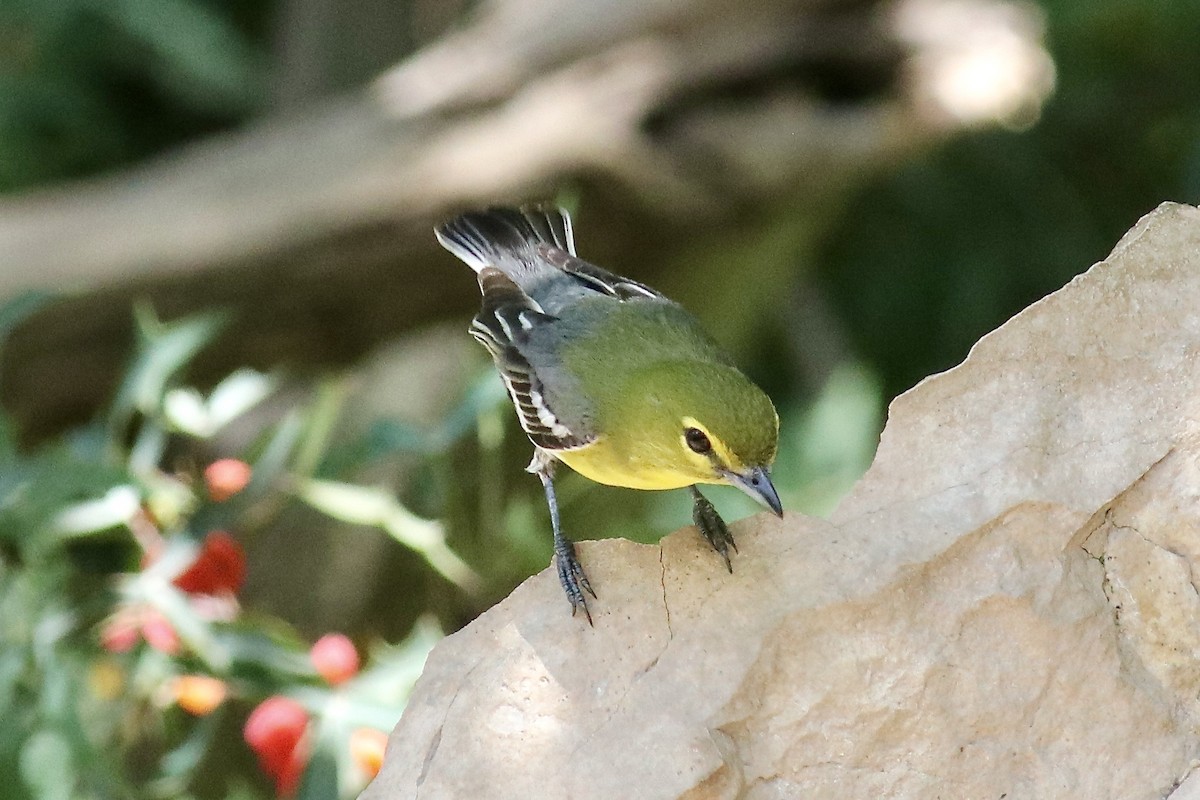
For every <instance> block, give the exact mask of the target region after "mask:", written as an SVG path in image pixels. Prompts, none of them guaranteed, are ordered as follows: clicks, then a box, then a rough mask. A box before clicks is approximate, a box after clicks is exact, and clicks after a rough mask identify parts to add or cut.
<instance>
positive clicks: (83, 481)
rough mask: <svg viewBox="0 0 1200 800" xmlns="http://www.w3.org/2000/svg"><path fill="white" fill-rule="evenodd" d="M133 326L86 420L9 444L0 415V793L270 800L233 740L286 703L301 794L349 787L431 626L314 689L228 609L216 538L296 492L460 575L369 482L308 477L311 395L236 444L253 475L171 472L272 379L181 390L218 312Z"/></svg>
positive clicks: (251, 623)
mask: <svg viewBox="0 0 1200 800" xmlns="http://www.w3.org/2000/svg"><path fill="white" fill-rule="evenodd" d="M32 307H33V303H31V301H30V300H29V299H28V298H22V299H19V300H18V301H15V302H13V303H11V304H9V305H7V306H4V307H0V326H3V325H4V324H5V321H11V320H14V319H16V318H17V317H19V316H20V315H21V314H22V313H23V312H24V311H27V310H28V309H30V308H32ZM136 317H137V322H138V326H137V327H138V341H137V348H136V353H135V355H134V358H133V359H132V360H131V363H130V365H129V369H128V372H127V375H126V377H125V379H124V381H123V382H122V384H121V386H120V388H119V389H118V391H117V393H116V397H115V399H114V401H113V403H112V406H111V408H110V409H109V410H108V412H107V414H106V415H105V416H104V418H102V419H101V420H100V421H98V422H96V423H94V424H92V425H89V426H86V427H85V428H83V429H81V430H78V431H75V432H73V433H71V434H70V435H68V436H67V437H65V438H64V439H63V440H62V441H59V442H52V443H49V444H47V445H44V446H42V447H40V448H39V449H37V450H35V451H33V452H22V451H20V450H19V449H18V448H17V447H16V445H15V436H14V432H13V431H12V430H11V427H10V425H9V424H8V422H7V420H6V419H5V418H4V417H3V415H0V640H3V641H4V643H5V646H4V648H3V649H0V719H3V720H4V724H3V725H0V782H2V783H3V785H4V786H5V797H6V798H13V800H22V798H29V799H30V800H33V798H38V799H39V800H46V799H47V798H64V800H67V799H69V798H88V797H122V798H167V797H180V796H195V797H216V796H243V797H247V798H252V797H261V796H265V795H266V794H267V793H266V792H264V789H265V786H264V782H263V779H262V777H261V776H260V775H259V774H258V771H257V770H256V769H255V768H254V767H253V759H252V758H251V757H249V754H248V751H247V749H246V745H244V744H242V742H241V741H240V737H239V736H237V735H236V733H233V732H235V731H237V730H239V729H240V728H241V726H242V724H243V723H244V722H245V720H246V716H245V715H246V712H247V710H248V709H249V707H250V706H251V705H252V704H254V703H257V702H258V701H261V700H263V699H264V698H267V697H270V696H284V697H288V698H291V699H292V700H294V701H296V702H298V703H299V705H300V707H302V709H303V711H302V714H303V717H302V718H301V725H302V728H301V729H300V730H301V731H303V730H304V729H306V730H307V733H305V734H304V735H303V737H302V739H301V742H302V743H301V744H298V745H296V746H295V749H296V755H295V757H296V758H298V759H300V761H301V764H302V767H303V775H302V777H301V779H300V785H299V787H298V792H299V795H298V796H300V797H302V798H309V797H311V798H322V800H328V798H333V797H339V796H340V797H351V796H354V795H356V794H357V793H358V792H359V791H360V790H361V789H362V787H363V785H364V783H365V781H366V779H367V778H368V777H369V772H368V771H366V770H367V769H369V764H370V761H371V759H370V758H369V757H366V761H365V762H364V755H363V745H362V744H361V742H359V740H360V739H363V738H365V739H366V741H367V743H368V744H369V745H370V746H372V747H381V746H382V745H381V743H380V741H379V737H380V736H382V732H386V731H389V730H390V729H391V728H392V727H393V726H394V725H395V723H396V721H397V720H398V718H399V714H400V711H401V709H402V708H403V705H404V702H405V700H406V698H407V695H408V692H409V690H410V688H411V686H412V684H413V682H414V681H415V680H416V677H417V675H418V673H419V671H420V668H421V665H422V663H423V662H424V658H425V655H426V654H427V653H428V651H429V649H430V648H431V647H432V645H433V644H434V642H436V641H437V639H438V638H440V636H441V633H440V631H439V629H438V626H437V624H436V623H434V622H432V621H430V620H427V619H426V620H422V621H420V622H419V624H418V625H417V626H416V627H415V628H414V629H413V630H412V631H411V634H410V635H409V636H408V637H407V638H406V639H405V640H404V641H403V642H401V643H400V644H398V645H385V644H378V643H377V644H374V645H373V646H372V647H371V648H370V659H369V662H368V665H367V666H366V668H365V669H363V670H361V671H356V669H357V668H351V670H350V672H349V673H345V671H344V670H343V672H344V674H345V675H346V676H347V677H348V676H349V675H352V677H348V679H347V680H345V682H342V680H343V678H341V677H339V678H336V679H335V678H333V677H330V676H329V674H328V673H327V672H326V670H325V669H324V668H323V667H322V666H321V662H320V659H319V658H318V657H317V655H316V651H313V654H312V655H311V657H310V654H309V652H308V644H307V643H306V642H305V641H303V639H302V638H301V637H300V636H298V635H297V634H296V633H295V632H294V631H292V630H291V629H290V628H289V626H288V625H287V624H285V623H283V622H282V621H281V620H279V619H276V618H272V617H270V616H268V615H265V614H263V613H261V612H255V611H253V610H252V609H243V608H242V607H241V605H240V603H239V602H238V600H237V597H236V592H237V591H238V589H240V586H241V581H242V576H243V575H244V571H245V562H244V555H243V552H244V551H243V550H242V547H241V545H240V544H239V543H238V540H237V539H235V538H234V537H233V536H230V535H229V534H227V533H224V530H232V531H234V532H235V533H237V536H238V537H239V538H240V539H242V540H248V539H249V538H251V537H252V536H253V534H254V530H255V525H256V523H255V520H261V518H262V516H263V509H264V508H266V509H268V510H269V509H270V508H272V507H277V506H279V505H280V504H282V503H286V502H289V501H290V498H291V496H292V495H293V494H295V495H297V496H299V497H301V498H302V499H304V500H308V501H310V502H315V503H316V504H317V505H320V506H322V507H323V508H325V509H326V510H328V511H330V512H331V513H335V514H339V515H341V516H344V517H349V518H351V520H352V521H353V522H355V523H359V524H378V525H382V526H384V527H386V528H387V529H388V530H389V532H391V533H392V534H393V535H394V536H395V537H396V539H397V540H398V541H399V542H401V543H403V544H404V545H406V546H408V547H411V548H413V549H414V550H415V551H417V552H419V553H421V555H422V556H424V557H425V558H426V559H428V560H429V562H430V563H431V564H433V565H434V567H436V568H439V569H442V570H443V571H446V572H448V573H450V574H454V573H455V570H457V571H458V573H459V574H460V575H473V572H472V571H471V568H470V567H467V566H466V565H465V564H464V563H463V562H462V561H461V559H459V557H458V556H457V555H455V554H454V552H453V551H451V550H450V549H449V548H448V547H447V546H446V544H445V541H444V539H443V538H442V534H441V528H440V526H439V525H438V524H437V523H435V522H430V521H424V520H420V519H418V518H417V517H415V515H413V514H411V513H410V512H408V511H407V510H406V509H404V508H403V507H402V506H401V505H400V504H399V503H398V502H397V501H396V500H395V498H394V497H391V496H390V495H388V494H387V493H386V492H382V491H380V490H375V489H369V488H364V487H358V486H354V485H351V484H347V483H342V482H336V481H333V480H316V479H313V478H311V477H310V476H309V475H308V471H309V470H311V467H312V464H313V463H315V462H316V461H319V460H320V452H319V448H320V444H321V443H322V442H324V441H325V438H324V437H325V432H326V428H327V424H326V422H327V421H326V420H325V419H324V418H323V416H322V414H321V413H319V412H320V410H321V408H322V403H321V400H320V398H318V399H317V401H316V402H314V404H313V409H310V412H317V413H307V414H306V413H302V412H297V413H291V414H285V415H284V417H283V419H282V420H281V421H279V422H278V423H277V424H275V425H274V426H273V427H272V429H270V430H268V431H265V433H264V435H263V436H262V437H261V439H260V440H259V442H258V444H257V445H256V446H254V447H252V448H251V449H250V450H249V451H248V452H247V453H246V454H245V459H246V461H248V462H251V466H249V467H247V466H246V465H245V464H244V463H242V462H240V461H231V460H226V461H221V462H214V463H213V464H212V465H210V466H209V467H208V468H207V469H206V470H205V471H204V475H203V477H201V476H199V475H192V474H188V473H187V472H186V471H183V472H181V471H179V470H175V469H170V468H168V466H167V465H168V462H169V461H170V460H171V458H170V456H169V452H170V450H171V449H172V448H178V446H179V442H178V440H180V439H183V440H185V441H195V442H202V441H203V440H204V439H205V438H207V437H210V436H213V435H215V434H217V433H218V432H219V431H220V430H221V429H222V428H223V427H224V426H225V425H226V424H228V423H230V422H232V421H234V420H236V419H238V417H239V416H240V415H241V414H242V413H244V412H246V411H248V410H250V409H252V408H253V407H255V406H256V405H257V404H258V403H260V402H261V401H262V400H264V399H266V398H267V397H269V396H271V394H272V393H273V392H274V391H275V388H276V384H275V381H273V380H272V379H271V378H270V377H268V376H265V375H261V374H258V373H253V372H250V371H247V370H241V371H238V372H236V373H234V374H233V375H231V376H230V377H229V378H228V379H226V380H225V381H223V382H222V383H221V384H219V385H218V386H217V387H216V388H215V389H213V390H212V391H211V392H209V393H208V394H206V395H205V394H201V393H200V392H198V391H196V390H195V389H192V388H190V387H187V386H184V385H182V382H181V381H182V375H183V374H184V373H185V372H186V368H187V365H188V364H189V362H190V361H191V359H192V358H193V357H194V356H195V355H196V354H197V353H198V352H199V351H200V350H201V349H202V348H203V347H204V346H205V345H206V344H207V343H208V342H209V341H210V340H211V339H212V337H213V336H214V335H215V334H216V333H217V332H218V331H219V329H220V327H221V317H220V315H211V314H210V315H202V316H198V317H193V318H189V319H184V320H180V321H177V322H172V323H163V322H160V321H159V320H158V319H157V318H156V317H155V316H154V315H153V313H152V312H151V311H150V310H149V309H148V308H140V309H138V312H137V315H136ZM314 441H316V442H317V444H316V445H314ZM314 448H315V450H314ZM251 475H252V476H253V478H252V479H251V478H250V476H251ZM218 525H219V526H220V530H218V529H217V528H218ZM347 646H349V645H347ZM355 672H356V674H354V673H355ZM364 732H366V735H365V737H364ZM231 733H232V734H233V735H232V736H231ZM299 735H300V733H299V732H298V733H297V736H299ZM356 742H359V743H358V744H356ZM231 752H232V753H234V754H235V755H239V754H240V758H233V759H227V758H226V756H227V755H228V754H229V753H231ZM217 754H225V755H224V756H220V758H221V760H222V768H221V769H220V770H219V771H218V773H217V774H216V775H215V776H214V775H213V774H212V770H213V767H212V761H213V759H214V757H217ZM258 756H259V758H260V760H262V759H266V758H267V756H264V754H263V752H262V751H261V750H259V752H258ZM268 760H269V759H268ZM226 761H228V763H225V762H226ZM229 763H232V764H235V765H239V766H240V768H232V769H231V768H230V767H229ZM267 763H268V761H267V760H264V761H263V764H264V769H268V771H270V768H268V766H267ZM282 785H283V784H282V783H281V786H282Z"/></svg>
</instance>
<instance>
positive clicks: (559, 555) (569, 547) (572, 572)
mask: <svg viewBox="0 0 1200 800" xmlns="http://www.w3.org/2000/svg"><path fill="white" fill-rule="evenodd" d="M555 544H556V546H555V548H554V563H555V566H556V567H557V568H558V582H559V583H561V584H562V587H563V591H564V592H566V593H567V599H568V600H570V601H571V616H572V617H573V616H575V612H576V611H578V610H579V609H581V608H582V609H583V613H584V616H586V617H587V621H588V625H592V612H591V611H590V610H588V604H587V598H586V597H584V595H583V593H584V592H585V591H586V592H587V593H588V594H590V595H591V596H592V597H593V598H594V597H596V592H595V591H594V590H593V589H592V585H591V584H590V583H588V579H587V575H586V574H585V573H584V571H583V565H582V564H580V563H579V557H578V556H576V555H575V544H574V543H573V542H572V541H571V540H569V539H562V540H561V544H559V543H557V542H556V543H555Z"/></svg>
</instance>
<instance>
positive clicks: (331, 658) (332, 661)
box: [308, 633, 358, 686]
mask: <svg viewBox="0 0 1200 800" xmlns="http://www.w3.org/2000/svg"><path fill="white" fill-rule="evenodd" d="M308 657H309V659H311V660H312V664H313V666H314V667H316V670H317V674H318V675H320V676H321V677H322V678H324V679H325V682H326V683H328V684H329V685H330V686H337V685H338V684H340V683H345V682H346V681H348V680H350V679H351V678H353V677H354V676H355V675H357V674H358V651H357V650H355V649H354V643H353V642H351V641H350V639H349V638H348V637H347V636H346V635H345V634H341V633H327V634H325V635H324V636H322V637H321V638H320V639H318V640H317V642H316V644H314V645H313V646H312V649H311V650H309V651H308Z"/></svg>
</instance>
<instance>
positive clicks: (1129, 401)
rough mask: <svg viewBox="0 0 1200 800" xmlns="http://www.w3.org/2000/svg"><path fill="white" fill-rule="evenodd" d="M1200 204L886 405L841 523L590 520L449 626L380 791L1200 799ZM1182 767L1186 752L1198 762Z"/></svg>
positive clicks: (1167, 214) (1176, 213) (394, 795)
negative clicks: (487, 605)
mask: <svg viewBox="0 0 1200 800" xmlns="http://www.w3.org/2000/svg"><path fill="white" fill-rule="evenodd" d="M1198 357H1200V209H1195V208H1190V207H1186V206H1178V205H1164V206H1162V207H1160V208H1159V209H1158V210H1156V211H1155V212H1154V213H1152V214H1150V215H1148V216H1147V217H1146V218H1144V219H1143V220H1141V221H1140V222H1139V223H1138V225H1137V226H1136V227H1135V228H1134V229H1133V230H1131V231H1130V232H1129V233H1128V234H1127V235H1126V236H1125V237H1124V238H1123V239H1122V240H1121V242H1120V243H1119V244H1118V245H1117V247H1116V249H1115V250H1114V251H1113V254H1112V255H1111V256H1110V257H1109V258H1108V259H1107V260H1106V261H1105V262H1102V263H1100V264H1098V265H1096V266H1095V267H1093V268H1092V269H1091V270H1090V271H1089V272H1088V273H1087V274H1085V275H1083V276H1081V277H1079V278H1077V279H1076V280H1074V281H1073V282H1072V283H1071V284H1070V285H1068V286H1067V287H1065V288H1064V289H1062V290H1061V291H1059V292H1057V293H1055V294H1054V295H1051V296H1050V297H1048V298H1046V299H1044V300H1042V301H1041V302H1038V303H1036V304H1034V305H1033V306H1031V307H1030V308H1028V309H1026V310H1025V311H1024V312H1022V313H1021V314H1019V315H1017V316H1016V317H1015V318H1013V319H1012V320H1011V321H1009V322H1008V323H1007V324H1005V325H1004V326H1003V327H1002V328H1000V329H999V330H997V331H995V332H994V333H992V334H990V335H988V336H986V337H984V339H982V340H981V341H980V342H979V343H978V344H977V345H976V347H975V348H974V349H973V350H972V352H971V354H970V356H969V357H968V358H967V360H966V361H965V362H964V363H963V364H962V365H960V366H958V367H956V368H955V369H952V370H950V371H948V372H946V373H944V374H942V375H938V376H935V377H933V378H930V379H929V380H927V381H925V382H924V383H922V384H921V385H919V386H917V387H916V388H914V389H913V390H912V391H910V392H908V393H907V394H905V395H903V396H902V397H900V398H898V399H897V400H896V401H895V402H894V403H893V404H892V407H891V410H890V419H889V422H888V426H887V429H886V430H885V432H884V434H883V436H882V439H881V443H880V447H879V452H878V454H877V456H876V460H875V463H874V464H873V466H872V467H871V469H870V470H869V471H868V473H867V475H866V476H865V477H864V478H863V479H862V481H861V482H860V483H859V484H858V485H857V486H856V487H855V489H854V491H853V492H852V493H851V495H850V496H848V497H847V498H846V500H845V501H844V502H843V503H842V505H841V506H840V508H839V509H838V511H837V512H836V513H835V514H834V516H833V517H832V518H831V519H830V520H829V521H822V520H817V519H809V518H804V517H801V516H798V515H789V516H788V517H787V518H786V519H785V520H783V521H777V520H774V519H771V518H769V517H767V516H759V517H757V518H754V519H751V520H747V521H745V522H743V523H742V524H740V525H738V526H737V527H736V528H735V535H736V536H737V539H738V543H739V546H740V547H741V553H740V554H739V555H738V557H737V560H736V562H735V570H736V571H735V573H734V574H733V575H732V576H730V575H728V574H727V573H725V571H724V568H723V567H722V565H721V563H720V561H719V559H717V558H715V557H714V556H713V554H712V553H711V552H710V551H709V550H708V546H707V544H706V543H704V542H703V541H702V540H701V539H700V537H698V536H697V535H696V533H695V531H693V530H690V529H689V530H684V531H680V532H678V533H675V534H673V535H671V536H669V537H667V538H665V539H664V540H663V541H662V542H661V543H660V545H659V546H644V545H636V544H632V543H630V542H625V541H605V542H596V543H584V544H583V545H582V546H581V552H582V557H583V559H584V560H585V563H586V564H587V565H588V569H589V573H590V575H591V577H592V580H593V583H594V584H595V585H596V586H597V588H598V591H599V592H600V600H599V601H597V602H595V603H594V604H593V609H594V610H593V613H594V615H595V618H596V619H595V622H596V626H595V629H589V628H588V627H587V626H586V625H585V624H581V622H580V620H579V619H572V618H571V617H570V616H569V615H568V614H567V613H565V609H564V603H563V600H562V597H561V595H560V590H559V587H558V585H557V580H556V578H555V576H554V574H553V573H552V571H549V570H547V571H545V572H543V573H541V574H540V575H537V576H535V577H533V578H531V579H530V580H528V581H526V582H525V583H524V584H523V585H522V586H520V587H519V588H518V589H517V590H516V591H514V592H513V594H512V595H511V596H510V597H509V598H508V599H506V600H505V601H504V602H503V603H501V604H500V605H498V606H496V607H495V608H493V609H492V610H490V611H489V612H487V613H486V614H484V615H483V616H482V617H480V618H479V619H478V620H476V621H475V622H474V623H472V624H471V625H470V626H468V627H467V628H466V629H464V630H462V631H460V632H459V633H457V634H455V635H453V636H451V637H449V638H448V639H447V640H445V641H444V642H442V643H441V644H440V645H439V646H438V647H437V648H436V649H435V650H434V651H433V653H432V654H431V655H430V658H429V661H428V664H427V665H426V669H425V673H424V675H423V676H422V678H421V680H420V681H419V682H418V684H417V687H416V690H415V692H414V695H413V698H412V701H411V703H410V705H409V707H408V709H407V711H406V712H405V714H404V718H403V719H402V720H401V722H400V724H399V725H398V726H397V728H396V730H395V732H394V733H393V735H392V737H391V741H390V742H389V746H388V751H387V758H386V760H385V763H384V766H383V770H382V771H381V772H380V774H379V776H378V778H377V779H376V780H375V782H374V783H373V784H372V785H371V786H370V787H369V788H368V789H367V791H366V792H364V794H363V796H362V797H363V798H364V800H400V798H417V797H420V798H430V799H431V798H459V797H462V798H468V797H471V798H473V797H487V798H573V799H574V800H584V799H585V798H639V799H641V798H646V799H647V800H650V799H652V798H688V799H689V800H700V799H701V798H746V799H747V800H766V799H767V798H780V799H782V798H797V797H805V798H826V797H828V798H859V797H862V798H867V797H870V798H876V797H888V798H934V797H943V798H948V797H953V798H1005V797H1007V798H1089V799H1090V800H1099V799H1100V798H1163V797H1171V798H1172V799H1173V800H1185V798H1196V797H1200V785H1197V779H1196V776H1195V775H1193V774H1192V771H1193V769H1194V766H1195V764H1196V763H1197V758H1198V757H1200V736H1198V728H1197V726H1198V724H1200V594H1198V592H1197V586H1198V585H1200V583H1198V580H1197V578H1198V576H1197V568H1198V564H1200V502H1198V498H1200V435H1198V434H1197V432H1196V431H1195V430H1194V428H1195V427H1196V426H1195V423H1194V420H1196V419H1197V414H1198V412H1200V408H1198V405H1200V369H1198V368H1197V364H1198V363H1200V362H1198ZM1189 776H1191V777H1190V778H1189Z"/></svg>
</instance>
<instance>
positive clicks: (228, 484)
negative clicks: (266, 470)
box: [204, 458, 251, 503]
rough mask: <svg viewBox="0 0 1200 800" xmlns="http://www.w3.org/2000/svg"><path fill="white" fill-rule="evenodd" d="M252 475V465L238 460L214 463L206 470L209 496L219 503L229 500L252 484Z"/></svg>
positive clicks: (223, 460)
mask: <svg viewBox="0 0 1200 800" xmlns="http://www.w3.org/2000/svg"><path fill="white" fill-rule="evenodd" d="M250 475H251V469H250V465H249V464H247V463H246V462H245V461H241V460H239V459H236V458H222V459H220V460H218V461H214V462H212V463H211V464H209V465H208V467H206V468H205V470H204V483H205V485H206V486H207V487H208V496H209V497H211V498H212V499H213V500H214V501H215V502H218V503H220V502H223V501H225V500H228V499H229V498H231V497H233V496H234V495H235V494H237V493H238V492H240V491H241V490H242V489H245V488H246V484H248V483H250Z"/></svg>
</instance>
